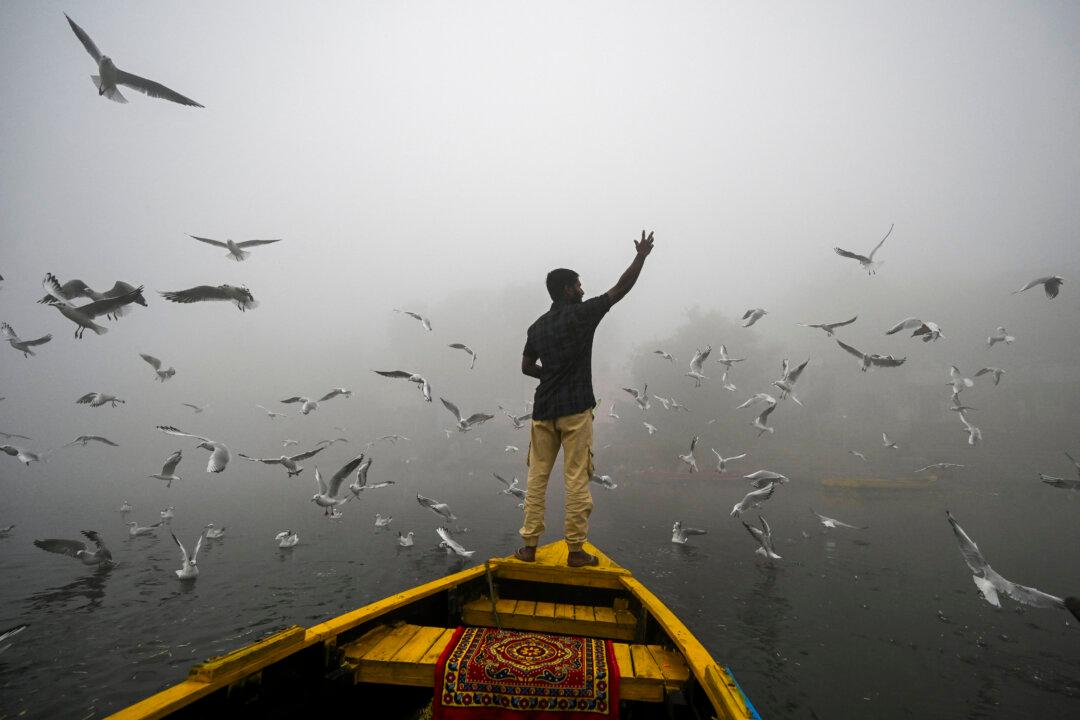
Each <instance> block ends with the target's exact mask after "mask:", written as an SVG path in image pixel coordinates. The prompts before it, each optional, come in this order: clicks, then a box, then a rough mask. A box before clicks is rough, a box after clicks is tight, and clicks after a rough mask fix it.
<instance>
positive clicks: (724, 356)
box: [716, 344, 746, 370]
mask: <svg viewBox="0 0 1080 720" xmlns="http://www.w3.org/2000/svg"><path fill="white" fill-rule="evenodd" d="M718 354H719V356H720V357H718V358H716V362H718V363H720V364H721V365H723V366H724V367H725V368H726V369H727V370H730V369H731V366H732V365H734V364H735V363H738V362H743V361H744V360H746V358H733V357H729V356H728V352H727V345H723V344H721V345H720V350H719V351H718Z"/></svg>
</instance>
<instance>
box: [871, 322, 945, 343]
mask: <svg viewBox="0 0 1080 720" xmlns="http://www.w3.org/2000/svg"><path fill="white" fill-rule="evenodd" d="M901 330H914V331H915V332H913V333H911V337H916V336H918V335H922V340H923V342H930V341H931V340H937V339H938V338H943V337H945V336H944V335H942V334H941V328H940V327H939V326H938V324H937V323H935V322H930V321H929V320H920V319H919V318H915V317H909V318H906V319H904V320H901V321H900V322H898V323H896V324H895V325H893V326H892V327H891V328H889V329H888V330H886V331H885V334H886V335H892V334H894V333H898V332H900V331H901Z"/></svg>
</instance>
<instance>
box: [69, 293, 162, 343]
mask: <svg viewBox="0 0 1080 720" xmlns="http://www.w3.org/2000/svg"><path fill="white" fill-rule="evenodd" d="M143 287H144V286H143V285H140V286H139V287H137V288H132V289H131V290H129V291H128V292H126V293H124V294H122V295H115V296H113V297H106V298H102V299H100V300H95V301H94V302H90V303H86V304H85V305H80V306H79V307H78V308H76V309H77V310H78V311H79V312H81V313H82V314H83V315H85V316H87V317H88V318H96V317H99V316H101V315H111V314H113V313H116V312H118V311H119V310H120V308H122V307H124V306H125V305H127V304H129V303H131V302H134V301H135V298H136V297H138V296H141V295H142V291H143ZM142 304H143V305H145V304H146V303H145V302H143V303H142ZM139 354H140V355H141V354H142V353H139ZM147 362H149V361H147Z"/></svg>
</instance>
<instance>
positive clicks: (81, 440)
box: [64, 435, 120, 447]
mask: <svg viewBox="0 0 1080 720" xmlns="http://www.w3.org/2000/svg"><path fill="white" fill-rule="evenodd" d="M90 441H94V442H99V443H101V444H102V445H111V446H113V447H120V446H119V445H117V444H116V443H114V442H113V441H112V440H110V439H109V438H105V437H101V436H100V435H80V436H79V437H77V438H75V439H74V440H72V441H71V442H69V443H68V444H67V445H64V447H71V446H72V445H82V446H83V447H86V443H88V442H90Z"/></svg>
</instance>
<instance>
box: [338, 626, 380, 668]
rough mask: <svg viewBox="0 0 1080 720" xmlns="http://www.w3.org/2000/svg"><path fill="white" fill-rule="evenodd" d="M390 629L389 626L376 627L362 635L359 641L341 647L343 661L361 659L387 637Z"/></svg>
mask: <svg viewBox="0 0 1080 720" xmlns="http://www.w3.org/2000/svg"><path fill="white" fill-rule="evenodd" d="M392 629H393V628H391V627H390V626H389V625H378V626H376V627H374V628H372V629H371V630H368V631H367V632H366V633H364V635H363V636H362V637H361V638H360V639H359V640H354V641H353V642H351V643H349V644H348V645H343V646H342V648H341V650H342V652H343V653H344V657H345V660H347V661H353V660H358V659H360V658H362V657H363V656H364V655H366V654H367V653H368V651H369V650H371V648H373V647H375V646H376V645H377V644H378V643H379V641H380V640H382V639H383V638H384V637H386V636H387V635H389V634H390V631H391V630H392Z"/></svg>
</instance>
